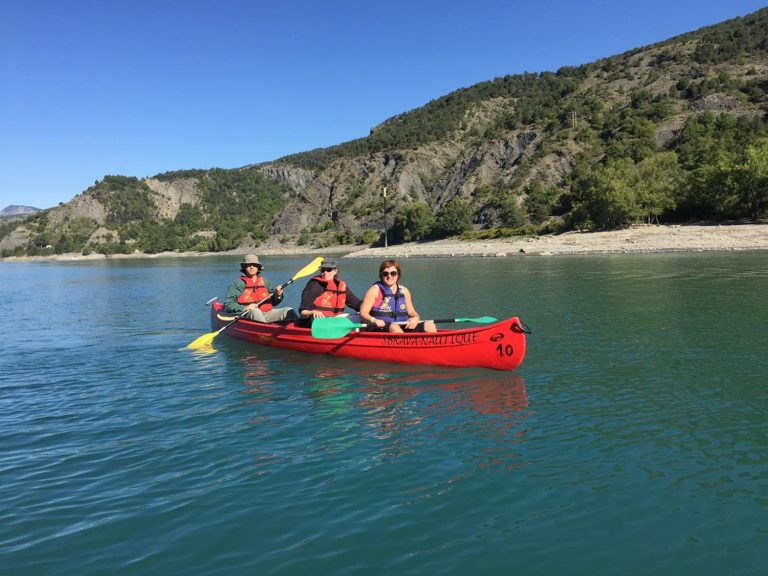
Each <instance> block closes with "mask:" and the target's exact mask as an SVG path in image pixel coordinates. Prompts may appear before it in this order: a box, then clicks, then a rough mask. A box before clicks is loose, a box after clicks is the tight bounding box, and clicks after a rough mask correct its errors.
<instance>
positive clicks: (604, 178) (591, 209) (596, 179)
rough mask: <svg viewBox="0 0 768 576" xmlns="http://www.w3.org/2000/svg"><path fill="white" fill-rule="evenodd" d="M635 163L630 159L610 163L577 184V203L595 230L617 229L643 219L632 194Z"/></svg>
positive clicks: (635, 196) (633, 193) (633, 192)
mask: <svg viewBox="0 0 768 576" xmlns="http://www.w3.org/2000/svg"><path fill="white" fill-rule="evenodd" d="M634 167H635V165H634V162H632V160H631V159H629V158H622V159H620V160H612V161H609V162H608V163H607V164H606V165H605V166H600V167H598V168H597V169H595V170H594V171H593V172H592V173H591V174H590V175H589V176H588V177H587V178H586V179H585V180H584V181H582V182H581V183H580V190H579V191H578V195H577V200H579V201H580V202H581V203H583V205H584V207H585V208H586V210H587V212H588V214H589V218H590V219H591V220H592V222H594V224H595V225H596V226H597V227H598V228H616V227H619V226H624V225H626V224H629V223H631V222H635V221H637V220H639V219H640V218H641V217H642V209H641V207H640V205H639V204H638V201H637V195H636V192H635V188H636V186H635V173H634Z"/></svg>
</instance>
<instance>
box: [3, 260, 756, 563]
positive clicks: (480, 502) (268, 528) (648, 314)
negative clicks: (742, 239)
mask: <svg viewBox="0 0 768 576" xmlns="http://www.w3.org/2000/svg"><path fill="white" fill-rule="evenodd" d="M311 259H312V258H311V257H306V256H305V257H290V258H269V257H265V258H264V260H265V261H266V264H267V268H266V269H265V275H267V276H268V277H269V278H270V279H271V280H272V282H273V284H276V283H278V282H281V281H285V280H287V279H288V278H290V277H291V276H292V275H293V274H294V273H295V272H296V271H297V270H299V269H300V268H301V267H303V266H304V265H305V264H306V263H308V262H309V260H311ZM237 261H238V259H237V258H235V257H220V258H207V257H206V258H194V259H164V260H163V259H160V260H130V261H126V260H122V261H113V262H81V263H77V262H74V263H34V264H32V263H30V264H26V263H25V264H9V263H4V264H0V298H2V302H3V304H4V306H3V308H2V309H0V326H2V336H3V346H2V348H1V349H0V430H1V431H2V433H1V434H0V489H1V494H2V498H0V566H2V569H0V572H2V573H3V574H13V575H24V574H67V575H69V574H111V573H119V574H259V575H265V574H280V575H286V574H288V575H291V574H296V575H299V574H301V575H305V574H343V575H345V574H349V575H353V574H355V575H356V574H363V573H365V574H372V575H373V574H415V575H425V574H462V575H464V574H484V575H496V574H498V575H509V574H526V575H551V574H589V575H601V574H605V575H609V574H610V575H615V574H622V575H628V574H653V575H659V574H697V575H710V574H711V575H722V574H728V575H742V574H743V575H747V574H749V575H752V574H765V573H768V353H767V352H768V253H765V252H753V253H730V254H725V253H723V254H720V253H718V254H716V253H711V254H707V253H701V254H690V255H680V254H676V255H673V254H660V255H639V256H590V257H536V258H532V257H531V258H529V257H520V258H507V259H434V260H418V261H416V260H414V261H405V262H403V271H404V277H403V283H405V284H406V285H408V286H409V287H410V288H411V290H412V291H413V293H414V299H415V304H416V307H417V309H418V310H419V312H420V313H421V315H422V317H425V318H426V317H446V316H447V317H457V316H465V317H472V316H482V315H492V316H497V317H499V318H502V317H506V316H509V315H513V314H515V315H519V316H520V317H521V318H522V319H523V320H524V321H525V322H526V323H527V324H528V325H529V326H530V327H531V329H532V330H533V334H532V335H531V336H529V337H528V352H527V356H526V358H525V360H524V362H523V365H522V366H521V367H520V369H518V370H517V371H515V372H495V371H490V370H481V369H473V370H454V369H442V368H434V367H429V366H393V365H386V364H382V363H375V362H362V361H354V360H344V359H336V358H329V357H323V356H310V355H302V354H299V353H292V352H285V351H277V350H270V349H266V348H259V347H255V346H249V345H246V344H244V343H240V342H237V341H233V340H231V339H229V338H227V337H226V336H224V335H221V336H219V337H217V338H216V340H215V344H216V348H217V352H216V353H214V354H208V355H198V354H194V353H192V352H190V351H189V350H186V349H184V346H185V345H186V344H187V343H189V342H190V341H191V340H193V339H194V338H196V337H197V336H199V335H201V334H204V333H206V332H208V331H209V330H210V328H209V326H208V313H207V308H206V306H205V302H206V301H207V300H209V299H210V298H212V297H214V296H220V297H221V296H223V294H224V292H225V290H226V287H227V285H228V284H229V282H231V281H232V279H233V278H234V277H235V276H236V275H237V268H238V267H237ZM377 269H378V261H373V260H353V261H344V260H342V268H341V276H342V277H343V278H345V279H346V280H347V281H348V282H349V283H350V285H351V286H352V287H353V289H355V291H356V292H357V293H358V295H362V293H363V292H364V291H365V288H366V287H367V286H368V284H369V283H370V282H371V281H372V280H373V279H374V276H375V274H376V270H377ZM303 285H304V279H301V280H298V281H297V282H296V284H295V285H294V286H291V287H289V288H288V289H287V296H286V303H287V304H290V305H294V306H295V305H298V301H299V294H300V292H301V288H302V287H303Z"/></svg>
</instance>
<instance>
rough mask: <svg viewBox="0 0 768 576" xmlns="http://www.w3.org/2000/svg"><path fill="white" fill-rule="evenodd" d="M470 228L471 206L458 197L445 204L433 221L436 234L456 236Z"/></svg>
mask: <svg viewBox="0 0 768 576" xmlns="http://www.w3.org/2000/svg"><path fill="white" fill-rule="evenodd" d="M471 228H472V208H471V207H470V205H469V204H467V203H466V202H464V201H463V200H461V199H459V198H454V199H452V200H451V201H449V202H448V204H446V205H445V207H444V208H443V210H442V211H441V212H440V214H439V215H438V217H437V221H436V222H435V230H434V231H435V234H436V235H437V236H443V237H444V236H456V235H458V234H461V233H462V232H466V231H467V230H469V229H471Z"/></svg>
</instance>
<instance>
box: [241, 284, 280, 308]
mask: <svg viewBox="0 0 768 576" xmlns="http://www.w3.org/2000/svg"><path fill="white" fill-rule="evenodd" d="M240 279H241V280H242V281H243V282H245V289H244V290H243V293H242V294H240V296H238V297H237V301H238V302H239V303H240V304H243V305H244V306H247V305H248V304H252V303H255V302H261V301H262V300H264V298H266V297H267V296H269V291H268V290H267V287H266V286H265V285H264V278H262V277H261V276H256V277H255V278H251V277H249V276H240ZM259 310H261V311H262V312H269V311H270V310H272V304H270V303H269V302H264V304H262V305H261V306H259Z"/></svg>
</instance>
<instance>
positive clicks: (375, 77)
mask: <svg viewBox="0 0 768 576" xmlns="http://www.w3.org/2000/svg"><path fill="white" fill-rule="evenodd" d="M763 6H764V3H763V2H759V1H749V0H727V1H725V0H680V1H676V0H665V1H659V0H646V1H643V2H638V1H637V0H580V1H574V0H535V1H533V0H527V1H518V0H472V1H465V2H458V1H455V0H423V1H420V0H390V1H383V2H372V1H368V2H367V1H365V0H346V1H342V0H325V1H322V0H311V1H310V0H270V1H263V0H222V1H220V2H213V1H211V0H151V1H150V0H122V1H121V0H112V1H107V0H4V1H3V2H2V13H0V79H1V80H0V209H1V208H3V207H5V206H6V205H9V204H24V205H31V206H36V207H38V208H47V207H50V206H55V205H56V204H58V203H59V202H65V201H68V200H70V199H71V198H72V197H73V196H75V195H76V194H79V193H80V192H82V191H83V190H85V188H87V187H88V186H90V185H91V184H93V182H94V181H95V180H97V179H101V178H103V176H104V175H105V174H123V175H128V176H138V177H143V176H152V175H154V174H157V173H159V172H166V171H169V170H181V169H188V168H211V167H220V168H235V167H239V166H244V165H246V164H251V163H255V162H264V161H268V160H274V159H276V158H279V157H281V156H284V155H286V154H291V153H294V152H302V151H306V150H311V149H313V148H318V147H325V146H330V145H333V144H338V143H341V142H345V141H348V140H352V139H354V138H359V137H362V136H365V135H367V134H368V132H369V130H370V128H371V127H373V126H375V125H376V124H378V123H380V122H382V121H383V120H385V119H387V118H389V117H391V116H394V115H396V114H399V113H401V112H405V111H407V110H411V109H413V108H417V107H419V106H422V105H424V104H426V103H427V102H428V101H430V100H432V99H434V98H437V97H439V96H442V95H444V94H447V93H449V92H451V91H453V90H456V89H457V88H462V87H466V86H471V85H472V84H475V83H477V82H482V81H485V80H490V79H493V78H495V77H497V76H504V75H506V74H517V73H521V72H524V71H529V72H541V71H544V70H557V69H558V68H559V67H561V66H565V65H578V64H583V63H586V62H591V61H593V60H596V59H598V58H602V57H606V56H611V55H614V54H618V53H621V52H624V51H626V50H629V49H632V48H637V47H640V46H644V45H647V44H651V43H654V42H657V41H660V40H664V39H666V38H669V37H671V36H675V35H677V34H681V33H683V32H688V31H691V30H695V29H697V28H700V27H702V26H706V25H709V24H715V23H717V22H721V21H723V20H727V19H729V18H733V17H735V16H742V15H745V14H748V13H750V12H753V11H755V10H758V9H760V8H761V7H763Z"/></svg>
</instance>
